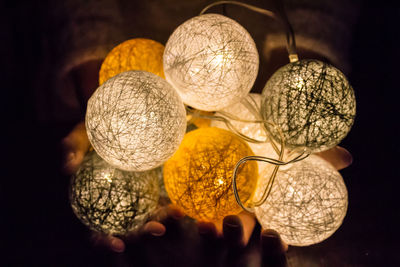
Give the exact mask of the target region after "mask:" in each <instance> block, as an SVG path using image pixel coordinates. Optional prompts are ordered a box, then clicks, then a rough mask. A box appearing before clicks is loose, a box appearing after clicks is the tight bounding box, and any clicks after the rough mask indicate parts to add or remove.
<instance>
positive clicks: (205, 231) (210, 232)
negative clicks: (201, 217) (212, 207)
mask: <svg viewBox="0 0 400 267" xmlns="http://www.w3.org/2000/svg"><path fill="white" fill-rule="evenodd" d="M197 228H198V231H199V234H200V235H201V236H203V237H205V238H209V239H215V238H216V237H217V228H216V226H215V224H214V223H212V222H203V221H199V222H197Z"/></svg>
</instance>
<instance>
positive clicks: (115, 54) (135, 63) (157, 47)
mask: <svg viewBox="0 0 400 267" xmlns="http://www.w3.org/2000/svg"><path fill="white" fill-rule="evenodd" d="M163 53H164V46H163V45H162V44H160V43H159V42H156V41H153V40H150V39H144V38H136V39H131V40H127V41H125V42H123V43H121V44H119V45H117V46H116V47H114V48H113V49H112V50H111V51H110V52H109V53H108V55H107V56H106V58H105V59H104V61H103V64H102V65H101V68H100V73H99V83H100V84H103V83H104V82H105V81H107V80H108V79H110V78H111V77H114V76H115V75H117V74H119V73H121V72H124V71H129V70H143V71H148V72H151V73H154V74H156V75H158V76H160V77H161V78H165V76H164V70H163V65H162V64H163V63H162V60H163V59H162V57H163Z"/></svg>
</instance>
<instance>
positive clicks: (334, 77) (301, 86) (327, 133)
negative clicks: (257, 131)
mask: <svg viewBox="0 0 400 267" xmlns="http://www.w3.org/2000/svg"><path fill="white" fill-rule="evenodd" d="M262 95H263V102H262V107H261V115H262V116H263V118H264V119H265V120H267V121H270V122H273V123H275V124H276V125H277V126H278V127H280V129H281V130H282V132H283V136H284V138H285V143H286V145H287V146H288V147H292V148H295V147H306V148H308V150H309V151H312V152H318V151H323V150H327V149H329V148H332V147H334V146H335V145H337V144H338V143H339V142H340V141H341V140H342V139H343V138H344V137H345V136H346V135H347V133H348V132H349V131H350V128H351V126H352V125H353V122H354V117H355V113H356V102H355V96H354V91H353V88H352V87H351V86H350V84H349V82H348V81H347V79H346V77H345V76H344V74H343V73H342V72H340V71H339V70H338V69H336V68H334V67H333V66H331V65H329V64H327V63H323V62H321V61H317V60H301V61H297V62H292V63H289V64H287V65H286V66H283V67H282V68H280V69H279V70H278V71H276V72H275V73H274V75H273V76H272V77H271V78H270V80H269V81H268V82H267V84H266V85H265V87H264V90H263V92H262ZM266 127H267V128H268V125H266ZM269 130H270V132H271V134H272V135H273V136H274V138H275V139H280V138H279V136H278V133H277V131H276V130H274V129H271V128H270V129H269Z"/></svg>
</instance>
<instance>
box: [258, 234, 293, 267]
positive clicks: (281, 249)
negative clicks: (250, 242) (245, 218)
mask: <svg viewBox="0 0 400 267" xmlns="http://www.w3.org/2000/svg"><path fill="white" fill-rule="evenodd" d="M287 249H288V246H287V245H286V244H285V243H284V242H283V241H282V239H281V238H280V236H279V234H278V232H276V231H275V230H271V229H267V230H263V231H262V232H261V253H262V266H265V267H267V266H268V267H278V266H279V267H280V266H287V262H286V255H285V253H286V251H287Z"/></svg>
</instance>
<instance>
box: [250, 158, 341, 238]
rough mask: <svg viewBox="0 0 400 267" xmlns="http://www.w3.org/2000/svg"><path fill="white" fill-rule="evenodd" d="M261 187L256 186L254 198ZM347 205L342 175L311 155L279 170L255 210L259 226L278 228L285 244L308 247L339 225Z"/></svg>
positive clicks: (259, 192)
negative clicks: (266, 194) (269, 191)
mask: <svg viewBox="0 0 400 267" xmlns="http://www.w3.org/2000/svg"><path fill="white" fill-rule="evenodd" d="M260 179H261V178H260ZM266 182H267V180H265V181H264V184H265V183H266ZM260 184H263V183H260ZM262 188H263V186H260V187H258V188H257V193H256V197H257V196H258V195H260V194H261V193H262V192H261V191H262ZM347 204H348V200H347V189H346V186H345V184H344V182H343V178H342V176H341V175H340V174H339V172H337V171H336V170H335V169H334V168H333V167H332V166H331V165H330V164H329V163H327V162H326V161H324V160H323V159H321V158H319V157H317V156H313V155H311V156H309V157H308V158H306V159H304V160H302V161H299V162H296V163H293V164H292V165H291V166H290V168H287V169H285V170H279V172H278V173H277V176H276V179H275V182H274V184H273V187H272V191H271V193H270V195H269V196H268V198H267V200H266V201H265V202H264V203H263V204H262V205H261V206H259V207H256V208H255V213H256V216H257V219H258V220H259V222H260V223H261V225H262V227H263V228H266V229H269V228H271V229H274V230H276V231H278V232H279V234H280V235H281V237H282V239H283V240H284V241H285V242H286V243H288V244H289V245H294V246H308V245H312V244H316V243H319V242H321V241H323V240H325V239H326V238H328V237H329V236H331V235H332V234H333V233H334V232H335V231H336V230H337V229H338V228H339V227H340V225H341V224H342V221H343V219H344V217H345V215H346V211H347Z"/></svg>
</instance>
